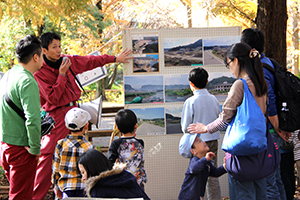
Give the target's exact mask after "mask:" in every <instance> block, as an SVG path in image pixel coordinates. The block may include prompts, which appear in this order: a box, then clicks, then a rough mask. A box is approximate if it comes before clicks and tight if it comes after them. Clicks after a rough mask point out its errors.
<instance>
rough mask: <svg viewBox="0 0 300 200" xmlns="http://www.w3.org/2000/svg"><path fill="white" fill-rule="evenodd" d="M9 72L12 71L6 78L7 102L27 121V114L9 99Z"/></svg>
mask: <svg viewBox="0 0 300 200" xmlns="http://www.w3.org/2000/svg"><path fill="white" fill-rule="evenodd" d="M9 72H10V71H8V72H7V73H8V74H7V77H6V90H5V101H6V102H7V104H8V105H9V106H10V107H11V108H12V109H13V110H14V111H15V112H16V113H17V114H18V115H19V116H20V117H21V118H22V119H24V120H26V117H25V113H24V112H23V111H22V110H21V109H20V108H19V107H18V106H16V104H14V102H13V101H12V100H11V99H10V98H9V96H8V94H7V86H8V84H7V83H8V77H9V76H8V75H9Z"/></svg>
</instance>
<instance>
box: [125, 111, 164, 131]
mask: <svg viewBox="0 0 300 200" xmlns="http://www.w3.org/2000/svg"><path fill="white" fill-rule="evenodd" d="M131 110H132V111H133V112H134V113H135V114H136V116H137V119H138V128H137V130H136V135H137V137H138V136H139V135H162V134H165V113H164V108H131Z"/></svg>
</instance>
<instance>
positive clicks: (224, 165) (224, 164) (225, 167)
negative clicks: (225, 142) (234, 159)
mask: <svg viewBox="0 0 300 200" xmlns="http://www.w3.org/2000/svg"><path fill="white" fill-rule="evenodd" d="M223 167H224V169H225V170H226V171H227V166H226V157H224V163H223Z"/></svg>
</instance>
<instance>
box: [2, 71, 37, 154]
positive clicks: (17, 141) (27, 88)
mask: <svg viewBox="0 0 300 200" xmlns="http://www.w3.org/2000/svg"><path fill="white" fill-rule="evenodd" d="M0 85H1V91H0V139H1V141H2V142H5V143H7V144H11V145H17V146H29V147H30V153H31V154H35V155H36V154H39V153H40V146H41V145H40V141H41V116H40V97H39V88H38V84H37V82H36V81H35V79H34V77H33V75H32V74H31V72H29V71H28V70H26V69H25V68H24V67H22V66H19V65H16V66H14V67H13V68H12V69H11V70H10V73H9V79H8V81H7V73H6V74H5V75H4V77H3V78H2V79H1V81H0ZM5 91H7V93H8V96H9V97H10V99H11V100H12V101H13V102H14V104H15V105H16V106H17V107H19V108H20V109H21V110H23V111H24V113H25V117H26V121H24V119H23V118H21V117H20V116H19V115H18V114H17V113H16V112H15V111H14V110H13V109H12V108H11V107H10V106H9V105H8V104H7V102H6V101H5V97H4V94H5Z"/></svg>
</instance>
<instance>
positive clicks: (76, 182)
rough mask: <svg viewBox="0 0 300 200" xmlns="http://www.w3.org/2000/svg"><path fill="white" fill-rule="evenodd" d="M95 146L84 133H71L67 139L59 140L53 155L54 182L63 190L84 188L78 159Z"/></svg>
mask: <svg viewBox="0 0 300 200" xmlns="http://www.w3.org/2000/svg"><path fill="white" fill-rule="evenodd" d="M93 148H94V146H93V144H92V143H90V142H89V141H87V139H86V138H85V137H84V136H82V135H72V134H70V135H67V137H66V138H65V139H61V140H59V141H58V142H57V145H56V148H55V152H54V156H53V166H52V181H53V184H55V185H57V186H58V187H59V188H60V190H61V191H67V190H82V189H84V183H83V182H82V180H81V174H80V173H78V171H77V166H76V161H77V160H78V159H79V157H80V156H81V155H82V154H83V153H84V152H86V151H87V150H89V149H93Z"/></svg>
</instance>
